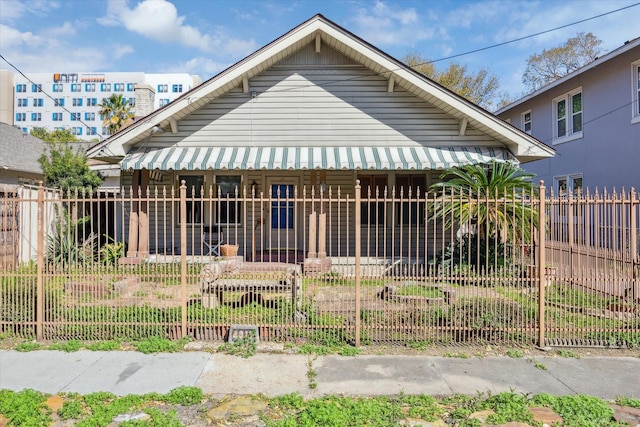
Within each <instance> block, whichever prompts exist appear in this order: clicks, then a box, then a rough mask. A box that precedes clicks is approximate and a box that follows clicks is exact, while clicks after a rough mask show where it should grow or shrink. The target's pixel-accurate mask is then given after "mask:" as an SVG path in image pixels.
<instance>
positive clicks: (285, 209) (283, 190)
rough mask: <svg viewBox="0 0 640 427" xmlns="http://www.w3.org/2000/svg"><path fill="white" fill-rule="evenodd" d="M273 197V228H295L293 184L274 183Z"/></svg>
mask: <svg viewBox="0 0 640 427" xmlns="http://www.w3.org/2000/svg"><path fill="white" fill-rule="evenodd" d="M271 199H272V200H273V201H272V202H271V228H274V229H280V230H283V229H289V230H291V229H293V219H294V215H293V213H294V212H293V184H273V185H272V186H271Z"/></svg>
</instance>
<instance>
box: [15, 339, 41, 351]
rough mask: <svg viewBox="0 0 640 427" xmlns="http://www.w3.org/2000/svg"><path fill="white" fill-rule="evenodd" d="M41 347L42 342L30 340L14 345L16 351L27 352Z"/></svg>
mask: <svg viewBox="0 0 640 427" xmlns="http://www.w3.org/2000/svg"><path fill="white" fill-rule="evenodd" d="M40 349H42V344H40V343H37V342H32V341H25V342H21V343H20V344H18V345H17V346H16V351H20V352H27V351H36V350H40Z"/></svg>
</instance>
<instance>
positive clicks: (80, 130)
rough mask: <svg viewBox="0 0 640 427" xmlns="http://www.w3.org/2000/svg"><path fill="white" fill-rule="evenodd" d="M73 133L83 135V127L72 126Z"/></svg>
mask: <svg viewBox="0 0 640 427" xmlns="http://www.w3.org/2000/svg"><path fill="white" fill-rule="evenodd" d="M71 133H72V134H73V135H82V128H81V127H72V128H71Z"/></svg>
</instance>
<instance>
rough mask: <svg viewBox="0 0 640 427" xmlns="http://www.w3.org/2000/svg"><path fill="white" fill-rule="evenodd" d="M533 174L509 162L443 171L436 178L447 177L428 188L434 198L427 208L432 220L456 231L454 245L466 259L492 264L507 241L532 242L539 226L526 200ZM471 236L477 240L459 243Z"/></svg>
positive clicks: (531, 189)
mask: <svg viewBox="0 0 640 427" xmlns="http://www.w3.org/2000/svg"><path fill="white" fill-rule="evenodd" d="M534 176H535V175H534V174H530V173H526V172H524V171H523V170H522V169H520V168H519V167H518V166H516V165H514V164H513V163H511V162H497V161H494V162H491V163H489V164H474V165H464V166H461V167H456V168H453V169H450V170H447V171H446V172H445V173H443V174H442V175H441V178H442V179H447V178H450V179H448V180H447V181H443V182H439V183H437V184H434V185H433V186H432V190H434V191H437V192H438V195H437V196H436V197H435V198H434V200H433V202H432V204H431V206H430V212H431V217H432V218H433V219H434V220H441V221H443V223H444V226H445V227H446V228H448V229H450V228H453V227H455V226H459V227H460V229H459V232H458V237H459V240H460V243H459V246H460V247H463V248H466V249H465V250H464V251H465V252H468V253H467V254H466V255H467V256H468V255H469V252H470V253H472V254H474V255H477V256H471V257H470V258H475V259H476V263H477V264H476V265H477V266H480V265H478V264H484V262H485V261H489V262H494V261H495V259H496V257H497V256H498V254H499V253H503V250H502V249H503V246H504V244H506V243H507V242H509V243H511V244H519V243H530V242H531V241H532V239H533V235H534V233H533V231H534V230H535V229H536V228H537V227H538V211H537V209H536V207H535V206H534V205H533V204H531V203H530V202H529V199H531V198H532V197H533V196H535V195H536V194H537V188H536V187H535V186H534V185H533V183H532V182H531V178H533V177H534ZM470 234H473V235H475V236H476V238H474V239H469V238H467V239H466V240H465V239H462V237H463V236H464V235H470ZM467 237H468V236H467ZM454 244H455V243H454ZM471 246H473V247H471ZM487 254H489V256H488V257H487Z"/></svg>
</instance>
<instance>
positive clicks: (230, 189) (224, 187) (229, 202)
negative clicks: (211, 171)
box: [214, 175, 242, 224]
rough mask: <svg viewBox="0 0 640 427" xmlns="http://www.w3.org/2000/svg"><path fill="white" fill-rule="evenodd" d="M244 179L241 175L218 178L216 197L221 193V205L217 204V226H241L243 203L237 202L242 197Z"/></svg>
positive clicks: (220, 176) (219, 176)
mask: <svg viewBox="0 0 640 427" xmlns="http://www.w3.org/2000/svg"><path fill="white" fill-rule="evenodd" d="M241 185H242V177H241V176H240V175H218V176H216V185H215V189H214V191H215V197H218V190H219V191H220V193H219V194H220V196H219V197H220V200H219V203H216V223H217V224H240V222H241V221H240V219H241V214H242V203H241V202H239V201H237V200H236V194H237V195H238V196H240V192H241V187H240V186H241Z"/></svg>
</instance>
